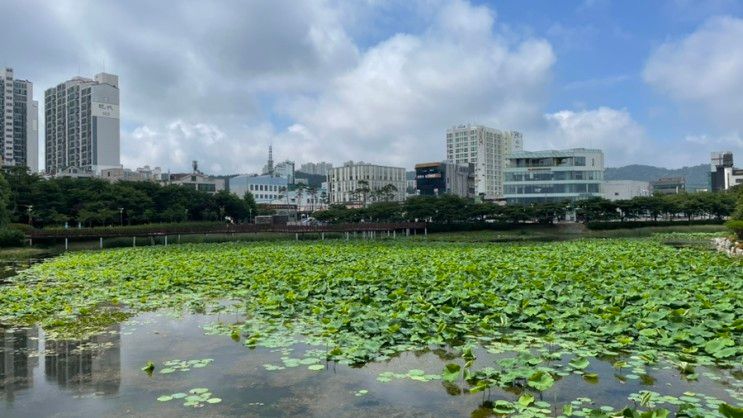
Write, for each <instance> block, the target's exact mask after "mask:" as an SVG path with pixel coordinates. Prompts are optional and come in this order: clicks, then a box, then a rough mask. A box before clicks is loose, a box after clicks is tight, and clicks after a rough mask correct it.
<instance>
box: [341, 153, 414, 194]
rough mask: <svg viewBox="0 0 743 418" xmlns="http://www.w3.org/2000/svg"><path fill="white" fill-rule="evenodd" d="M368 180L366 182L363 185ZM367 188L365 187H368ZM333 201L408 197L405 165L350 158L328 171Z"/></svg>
mask: <svg viewBox="0 0 743 418" xmlns="http://www.w3.org/2000/svg"><path fill="white" fill-rule="evenodd" d="M364 182H366V185H364ZM367 187H368V189H369V191H368V192H366V193H364V192H363V191H362V190H363V189H365V188H367ZM328 194H329V197H330V203H331V204H333V203H352V204H363V203H372V202H376V201H394V202H402V201H404V200H405V169H404V168H402V167H388V166H382V165H374V164H368V163H365V162H363V161H359V162H356V163H354V162H353V161H349V162H347V163H345V164H343V167H334V168H331V169H330V170H329V171H328Z"/></svg>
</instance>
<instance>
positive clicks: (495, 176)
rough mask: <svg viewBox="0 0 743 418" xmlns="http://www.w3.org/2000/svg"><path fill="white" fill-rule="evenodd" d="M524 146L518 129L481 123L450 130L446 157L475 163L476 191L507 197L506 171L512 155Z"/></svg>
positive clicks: (482, 193)
mask: <svg viewBox="0 0 743 418" xmlns="http://www.w3.org/2000/svg"><path fill="white" fill-rule="evenodd" d="M523 148H524V140H523V136H522V135H521V133H520V132H517V131H501V130H498V129H493V128H488V127H486V126H481V125H459V126H455V127H453V128H450V129H447V131H446V159H447V161H449V162H452V163H457V164H474V166H475V194H477V195H479V196H484V198H485V199H500V198H502V197H503V174H504V170H505V168H506V162H507V157H508V155H509V154H511V153H513V152H516V151H521V150H522V149H523Z"/></svg>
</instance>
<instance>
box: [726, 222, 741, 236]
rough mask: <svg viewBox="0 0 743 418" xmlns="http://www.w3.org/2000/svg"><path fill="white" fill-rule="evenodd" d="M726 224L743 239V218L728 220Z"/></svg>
mask: <svg viewBox="0 0 743 418" xmlns="http://www.w3.org/2000/svg"><path fill="white" fill-rule="evenodd" d="M725 226H726V227H728V228H729V229H730V230H731V231H733V232H735V235H737V236H738V239H739V240H742V241H743V220H735V221H728V222H727V223H725Z"/></svg>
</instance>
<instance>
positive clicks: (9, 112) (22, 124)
mask: <svg viewBox="0 0 743 418" xmlns="http://www.w3.org/2000/svg"><path fill="white" fill-rule="evenodd" d="M0 76H1V77H2V79H0V115H2V116H1V119H0V132H2V138H3V143H2V144H3V153H2V161H3V166H26V167H28V168H29V169H30V170H31V172H36V171H38V170H39V103H38V102H36V101H34V93H33V92H34V88H33V83H31V82H30V81H27V80H16V79H15V77H14V76H13V69H12V68H5V69H3V71H2V72H0Z"/></svg>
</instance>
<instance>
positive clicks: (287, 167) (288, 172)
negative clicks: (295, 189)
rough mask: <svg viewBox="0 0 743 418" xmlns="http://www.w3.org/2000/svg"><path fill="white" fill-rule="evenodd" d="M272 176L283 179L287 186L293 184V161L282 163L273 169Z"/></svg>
mask: <svg viewBox="0 0 743 418" xmlns="http://www.w3.org/2000/svg"><path fill="white" fill-rule="evenodd" d="M273 175H274V176H276V177H283V178H285V179H286V181H287V182H288V183H289V184H294V161H289V160H286V161H282V162H280V163H278V164H276V165H275V166H274V168H273Z"/></svg>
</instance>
